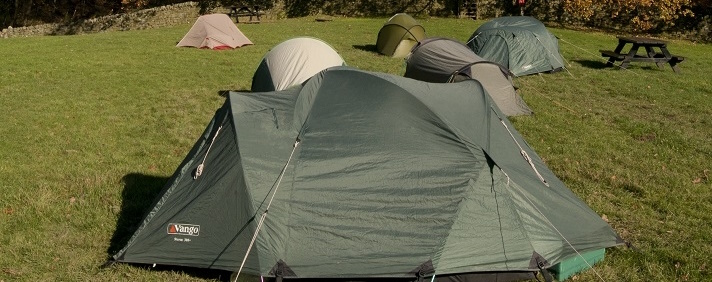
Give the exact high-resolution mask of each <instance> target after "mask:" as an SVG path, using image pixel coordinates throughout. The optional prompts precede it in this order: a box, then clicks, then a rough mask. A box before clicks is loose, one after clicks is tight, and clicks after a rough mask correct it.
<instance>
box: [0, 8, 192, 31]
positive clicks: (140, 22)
mask: <svg viewBox="0 0 712 282" xmlns="http://www.w3.org/2000/svg"><path fill="white" fill-rule="evenodd" d="M198 11H199V9H198V3H197V2H186V3H181V4H176V5H170V6H162V7H156V8H151V9H146V10H141V11H136V12H133V13H126V14H116V15H109V16H104V17H100V18H93V19H88V20H85V21H81V22H76V23H69V24H67V23H57V24H42V25H34V26H26V27H19V28H12V27H8V28H6V29H3V30H2V31H0V38H10V37H30V36H43V35H70V34H84V33H96V32H104V31H125V30H139V29H151V28H160V27H169V26H175V25H179V24H190V23H193V22H195V19H196V18H197V17H198V16H199V14H198Z"/></svg>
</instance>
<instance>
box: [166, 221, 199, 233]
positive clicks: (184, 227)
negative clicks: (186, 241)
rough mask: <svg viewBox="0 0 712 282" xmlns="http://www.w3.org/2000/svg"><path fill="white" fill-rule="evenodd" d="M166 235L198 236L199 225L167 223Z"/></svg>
mask: <svg viewBox="0 0 712 282" xmlns="http://www.w3.org/2000/svg"><path fill="white" fill-rule="evenodd" d="M168 234H172V235H188V236H198V235H200V225H195V224H182V223H169V224H168Z"/></svg>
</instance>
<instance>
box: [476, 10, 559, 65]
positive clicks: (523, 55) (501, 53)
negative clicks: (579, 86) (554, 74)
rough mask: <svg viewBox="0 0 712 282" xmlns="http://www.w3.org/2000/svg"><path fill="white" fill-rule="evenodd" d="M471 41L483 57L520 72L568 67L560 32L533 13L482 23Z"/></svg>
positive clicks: (477, 52) (478, 53)
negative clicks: (552, 29)
mask: <svg viewBox="0 0 712 282" xmlns="http://www.w3.org/2000/svg"><path fill="white" fill-rule="evenodd" d="M467 45H468V46H469V47H470V48H472V50H473V51H474V52H475V54H477V55H479V56H480V57H482V58H484V59H486V60H488V61H493V62H496V63H498V64H500V65H503V66H506V67H507V68H509V70H510V71H512V73H514V75H516V76H523V75H528V74H535V73H541V72H551V71H557V70H560V69H562V68H563V67H564V61H563V59H562V57H561V54H559V43H558V40H557V39H556V36H554V35H553V34H551V32H549V30H547V29H546V26H544V24H543V23H541V22H540V21H539V20H537V19H535V18H532V17H523V16H515V17H501V18H496V19H493V20H490V21H488V22H486V23H484V24H482V25H481V26H480V27H479V28H477V30H475V32H474V33H472V36H470V39H469V40H467Z"/></svg>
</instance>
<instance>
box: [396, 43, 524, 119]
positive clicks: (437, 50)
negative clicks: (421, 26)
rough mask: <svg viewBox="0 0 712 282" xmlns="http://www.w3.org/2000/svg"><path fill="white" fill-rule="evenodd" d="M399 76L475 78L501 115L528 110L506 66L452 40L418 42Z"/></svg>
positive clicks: (436, 79)
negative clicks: (401, 74) (402, 73)
mask: <svg viewBox="0 0 712 282" xmlns="http://www.w3.org/2000/svg"><path fill="white" fill-rule="evenodd" d="M403 76H405V77H409V78H413V79H417V80H422V81H426V82H436V83H446V82H458V81H462V80H465V79H476V80H477V81H479V82H480V83H481V84H482V87H484V89H485V91H486V92H487V93H488V94H489V95H490V96H491V97H492V99H493V100H494V102H495V104H497V107H499V109H500V110H501V111H502V112H503V113H504V114H505V115H507V116H517V115H530V114H531V113H532V111H531V110H530V109H529V106H527V104H526V103H525V102H524V100H522V97H520V96H519V95H518V94H517V92H516V91H515V89H514V85H513V84H512V73H511V72H509V70H508V69H507V68H506V67H504V66H502V65H499V64H497V63H494V62H490V61H486V60H485V59H483V58H481V57H480V56H477V54H475V53H474V52H472V50H470V48H468V47H467V46H465V45H464V44H462V43H460V42H458V41H455V40H452V39H448V38H428V39H425V40H423V41H421V42H419V43H418V44H417V45H416V46H415V47H413V50H412V51H411V54H410V55H409V56H408V58H407V59H406V68H405V74H404V75H403Z"/></svg>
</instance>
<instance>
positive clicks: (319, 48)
mask: <svg viewBox="0 0 712 282" xmlns="http://www.w3.org/2000/svg"><path fill="white" fill-rule="evenodd" d="M343 65H346V63H344V59H342V58H341V56H339V53H336V50H334V48H332V47H331V46H329V44H327V43H326V42H324V41H321V40H319V39H316V38H311V37H297V38H292V39H289V40H287V41H284V42H282V43H280V44H278V45H277V46H275V47H274V48H272V50H270V51H269V52H268V53H267V54H266V55H265V56H264V58H262V62H260V65H259V67H257V71H255V75H254V76H253V77H252V92H269V91H275V90H277V91H279V90H284V89H287V88H289V87H292V86H294V85H298V84H301V83H302V82H304V81H306V80H307V79H309V78H311V77H312V76H314V75H315V74H317V73H318V72H320V71H322V70H324V69H327V68H330V67H335V66H343Z"/></svg>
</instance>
